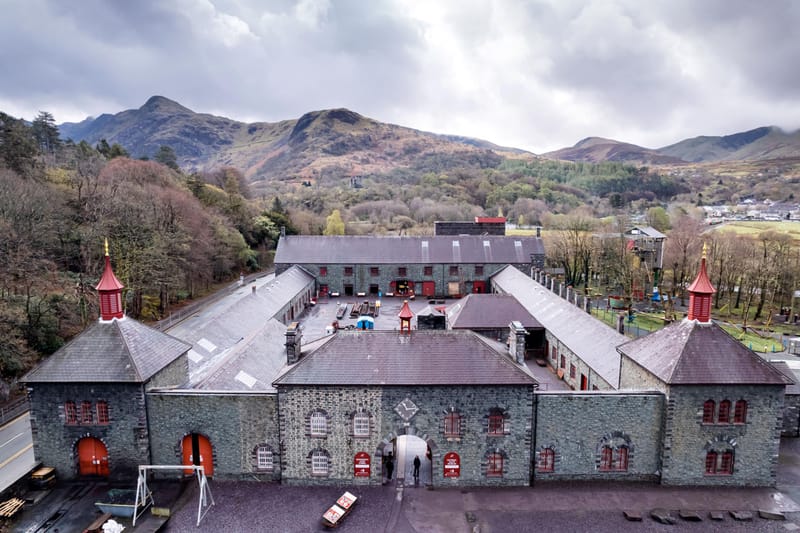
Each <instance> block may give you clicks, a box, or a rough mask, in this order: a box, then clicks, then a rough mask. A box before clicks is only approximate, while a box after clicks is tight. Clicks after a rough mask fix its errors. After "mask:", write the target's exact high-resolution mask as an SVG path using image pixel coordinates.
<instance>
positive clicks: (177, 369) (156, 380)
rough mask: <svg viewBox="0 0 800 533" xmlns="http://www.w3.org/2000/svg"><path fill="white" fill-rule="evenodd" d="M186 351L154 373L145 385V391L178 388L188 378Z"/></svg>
mask: <svg viewBox="0 0 800 533" xmlns="http://www.w3.org/2000/svg"><path fill="white" fill-rule="evenodd" d="M187 353H188V351H187V352H186V353H184V354H182V355H181V356H180V357H178V358H177V359H175V360H174V361H173V362H171V363H170V364H168V365H167V366H165V367H164V368H162V369H161V370H159V371H158V372H156V374H155V375H154V376H153V377H152V378H150V381H148V382H147V383H146V384H145V390H150V389H163V388H171V387H179V386H181V385H183V384H185V383H186V381H187V380H188V378H189V358H188V357H187V355H186V354H187Z"/></svg>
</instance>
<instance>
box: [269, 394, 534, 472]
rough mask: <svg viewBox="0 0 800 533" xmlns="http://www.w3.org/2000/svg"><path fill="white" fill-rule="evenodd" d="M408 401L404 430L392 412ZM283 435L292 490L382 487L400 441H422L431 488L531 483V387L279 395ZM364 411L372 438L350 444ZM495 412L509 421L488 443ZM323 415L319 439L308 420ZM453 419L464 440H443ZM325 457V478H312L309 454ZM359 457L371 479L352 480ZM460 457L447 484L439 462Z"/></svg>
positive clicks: (450, 438)
mask: <svg viewBox="0 0 800 533" xmlns="http://www.w3.org/2000/svg"><path fill="white" fill-rule="evenodd" d="M406 398H408V399H409V400H411V401H412V402H413V403H414V404H415V405H416V406H417V408H418V411H417V412H416V413H415V414H414V415H413V416H412V417H411V418H410V420H409V422H408V423H406V422H405V421H404V420H403V419H402V418H401V417H400V415H399V414H398V413H397V412H396V411H395V408H396V406H397V405H398V404H400V402H402V401H403V400H405V399H406ZM279 402H280V406H281V434H282V436H283V439H284V444H285V446H286V448H285V453H284V457H283V459H284V475H283V481H284V482H286V483H290V484H312V485H316V484H319V485H323V484H342V483H348V484H353V483H356V484H358V483H370V484H378V483H380V482H381V479H382V477H381V464H382V462H383V459H384V452H385V451H388V450H390V449H392V446H391V445H392V442H393V441H394V439H395V438H397V437H398V436H402V435H413V436H416V437H419V438H421V439H422V440H424V441H426V442H427V443H428V445H429V446H430V448H431V452H432V459H433V480H432V482H433V485H434V486H443V485H444V486H510V485H527V484H528V483H529V479H530V446H531V440H530V439H531V420H532V418H531V415H532V402H533V387H532V386H473V387H469V386H463V387H383V388H380V387H325V388H311V387H281V390H280V391H279ZM360 409H363V410H366V411H367V412H368V413H369V415H370V420H371V426H370V427H371V431H370V435H369V437H368V438H366V439H355V438H354V437H353V436H352V429H351V428H352V422H351V419H352V418H351V417H352V414H353V413H354V412H355V411H356V410H360ZM492 409H498V410H499V411H500V412H502V413H504V414H505V416H506V421H507V425H506V428H505V429H506V431H505V433H504V434H503V435H500V436H490V435H488V417H489V413H490V411H491V410H492ZM315 410H320V411H322V412H324V413H325V415H326V416H327V419H328V428H329V430H328V433H327V434H326V435H325V436H324V437H314V436H311V435H310V432H309V428H308V418H309V415H310V413H311V412H313V411H315ZM451 412H457V413H459V414H461V416H462V426H461V427H462V432H461V435H460V436H458V437H449V438H446V437H445V435H444V417H445V415H447V414H448V413H451ZM317 449H321V450H324V451H325V452H326V453H327V454H328V455H329V457H330V466H329V469H330V472H329V475H328V476H324V477H315V476H313V475H312V474H311V465H310V457H311V453H312V452H313V451H314V450H317ZM359 451H365V452H368V453H369V454H370V455H371V465H372V468H371V476H370V478H369V479H366V478H365V479H360V478H354V477H353V474H354V472H353V458H354V456H355V454H356V453H357V452H359ZM449 452H455V453H458V454H459V456H460V458H461V475H460V477H458V478H445V477H444V475H443V464H442V460H443V457H444V455H445V454H446V453H449ZM489 453H499V454H501V455H502V456H503V475H502V476H498V477H490V476H487V473H486V470H487V456H488V454H489Z"/></svg>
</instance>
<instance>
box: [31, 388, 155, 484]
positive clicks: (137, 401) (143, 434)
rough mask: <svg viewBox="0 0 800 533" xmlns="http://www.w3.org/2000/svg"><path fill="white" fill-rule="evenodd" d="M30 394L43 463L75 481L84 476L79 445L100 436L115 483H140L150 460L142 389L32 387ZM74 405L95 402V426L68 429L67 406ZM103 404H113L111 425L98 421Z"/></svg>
mask: <svg viewBox="0 0 800 533" xmlns="http://www.w3.org/2000/svg"><path fill="white" fill-rule="evenodd" d="M29 396H30V400H31V411H30V416H31V428H32V430H33V443H34V448H33V449H34V455H35V457H36V460H37V461H41V462H42V463H43V464H45V465H47V466H52V467H55V469H56V471H57V473H58V477H59V478H61V479H72V478H74V477H76V476H77V475H78V449H77V445H78V441H79V440H80V439H82V438H84V437H93V438H96V439H98V440H100V441H101V442H102V443H103V444H104V445H105V446H106V449H107V451H108V466H109V470H110V478H111V479H136V475H137V468H138V465H140V464H147V463H148V462H149V454H148V430H147V419H146V412H145V405H144V403H145V402H144V393H143V391H142V387H141V385H138V384H125V383H91V384H85V383H53V384H50V383H47V384H45V383H32V384H30V385H29ZM68 401H71V402H75V404H76V406H80V404H81V402H84V401H88V402H91V404H92V408H93V410H94V420H95V422H94V423H92V424H87V425H84V424H80V423H78V424H75V425H67V424H66V417H65V412H64V405H65V403H66V402H68ZM98 401H106V402H107V403H108V417H109V423H108V424H107V425H99V424H97V423H96V422H97V419H96V408H95V406H96V403H97V402H98ZM78 417H80V412H78ZM78 421H79V422H80V419H79V420H78Z"/></svg>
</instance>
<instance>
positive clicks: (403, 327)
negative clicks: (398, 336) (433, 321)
mask: <svg viewBox="0 0 800 533" xmlns="http://www.w3.org/2000/svg"><path fill="white" fill-rule="evenodd" d="M397 316H399V317H400V333H403V332H406V333H411V318H412V317H413V316H414V313H412V312H411V308H410V307H409V306H408V300H403V307H401V308H400V314H398V315H397Z"/></svg>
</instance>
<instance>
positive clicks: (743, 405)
mask: <svg viewBox="0 0 800 533" xmlns="http://www.w3.org/2000/svg"><path fill="white" fill-rule="evenodd" d="M745 422H747V402H746V401H745V400H737V401H736V405H735V406H734V408H733V423H734V424H744V423H745Z"/></svg>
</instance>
